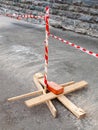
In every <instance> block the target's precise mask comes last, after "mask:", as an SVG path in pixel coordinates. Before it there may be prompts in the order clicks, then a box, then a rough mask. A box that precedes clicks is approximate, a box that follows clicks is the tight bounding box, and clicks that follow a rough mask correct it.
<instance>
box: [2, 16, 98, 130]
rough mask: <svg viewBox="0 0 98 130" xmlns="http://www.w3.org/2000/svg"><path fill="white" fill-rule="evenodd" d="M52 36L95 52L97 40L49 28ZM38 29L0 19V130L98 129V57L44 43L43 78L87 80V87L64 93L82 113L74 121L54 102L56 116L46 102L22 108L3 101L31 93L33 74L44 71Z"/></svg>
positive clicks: (40, 27)
mask: <svg viewBox="0 0 98 130" xmlns="http://www.w3.org/2000/svg"><path fill="white" fill-rule="evenodd" d="M51 33H53V34H55V35H58V36H60V37H62V38H64V39H67V40H69V41H71V42H74V43H76V44H78V45H81V46H83V47H85V48H87V49H89V50H92V51H94V52H95V53H98V39H96V38H92V37H89V36H85V35H80V34H76V33H73V32H67V31H62V30H59V29H54V28H51ZM44 39H45V33H44V26H43V25H37V24H35V25H31V24H29V23H25V22H23V21H22V22H21V21H17V20H13V19H10V18H6V17H3V16H0V130H98V59H96V58H94V57H93V56H90V55H87V54H85V53H83V52H80V51H77V50H76V49H74V48H72V47H70V46H68V45H65V44H62V43H61V42H60V41H57V40H55V39H53V38H50V39H49V69H48V79H49V80H52V81H55V82H57V83H64V82H67V81H71V80H74V81H80V80H86V81H87V82H88V84H89V85H88V88H87V89H83V90H80V91H77V92H74V93H72V94H69V95H68V98H69V99H70V100H71V101H73V102H74V103H75V104H76V105H77V106H79V107H81V108H82V109H83V110H85V111H86V112H87V116H86V117H85V118H84V119H82V120H79V119H77V118H76V117H74V116H73V114H71V113H70V112H69V111H68V110H67V109H66V108H65V107H64V106H63V105H62V104H60V103H59V102H58V101H57V100H53V103H54V105H55V106H56V108H57V110H58V117H57V118H55V119H54V118H53V117H52V115H51V113H50V111H49V110H48V108H47V106H46V104H41V105H39V106H35V107H32V108H27V107H26V106H25V104H24V100H21V101H16V102H8V101H7V98H9V97H12V96H16V95H19V94H23V93H27V92H31V91H34V90H36V87H35V86H34V83H33V78H32V77H33V74H34V73H36V72H43V70H44V58H43V57H44V44H43V41H44Z"/></svg>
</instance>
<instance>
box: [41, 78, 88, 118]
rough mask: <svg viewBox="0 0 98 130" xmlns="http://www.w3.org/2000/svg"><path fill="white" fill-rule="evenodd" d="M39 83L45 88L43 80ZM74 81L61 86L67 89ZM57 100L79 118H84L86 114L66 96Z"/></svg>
mask: <svg viewBox="0 0 98 130" xmlns="http://www.w3.org/2000/svg"><path fill="white" fill-rule="evenodd" d="M39 82H40V83H41V84H42V85H43V86H44V82H43V79H39ZM74 83H75V82H74V81H71V82H68V83H64V84H60V85H61V86H62V87H67V86H69V85H71V84H74ZM57 99H58V100H59V101H60V102H61V103H62V104H63V105H64V106H65V107H66V108H67V109H69V110H70V111H71V112H72V113H73V114H74V115H75V116H76V117H77V118H79V119H80V118H83V117H84V116H85V115H86V113H85V112H84V111H83V110H82V109H81V108H78V107H77V106H76V105H75V104H73V103H72V102H71V101H70V100H69V99H68V98H67V97H65V96H64V95H61V96H59V97H57Z"/></svg>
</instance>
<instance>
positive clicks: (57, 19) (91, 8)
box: [0, 0, 98, 36]
mask: <svg viewBox="0 0 98 130" xmlns="http://www.w3.org/2000/svg"><path fill="white" fill-rule="evenodd" d="M47 5H48V6H49V7H50V19H51V22H50V25H51V26H53V27H57V28H63V29H67V30H72V31H75V32H81V33H83V34H84V33H86V34H88V35H91V36H97V35H98V34H97V33H98V32H97V28H95V27H94V26H92V25H93V24H98V0H46V1H45V0H37V1H36V0H33V2H32V3H31V4H24V3H20V4H16V3H12V1H9V2H8V1H7V0H4V1H1V4H0V6H1V7H5V8H9V9H13V10H15V11H17V12H20V11H21V12H23V13H32V14H34V12H37V13H36V15H37V14H39V12H43V13H45V9H44V8H45V6H47ZM6 6H7V7H6ZM52 20H53V21H52Z"/></svg>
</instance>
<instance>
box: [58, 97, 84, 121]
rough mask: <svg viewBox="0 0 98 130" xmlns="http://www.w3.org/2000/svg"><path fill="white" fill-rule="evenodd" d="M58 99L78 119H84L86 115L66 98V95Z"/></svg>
mask: <svg viewBox="0 0 98 130" xmlns="http://www.w3.org/2000/svg"><path fill="white" fill-rule="evenodd" d="M57 99H58V100H59V101H60V102H61V103H62V104H63V105H64V106H65V107H67V109H69V110H70V111H71V112H72V113H73V114H74V115H75V116H76V117H77V118H79V119H80V118H83V117H84V116H85V115H86V113H85V111H84V110H82V109H81V108H78V107H77V106H76V105H75V104H73V103H72V102H71V101H70V100H69V99H68V98H66V97H65V96H64V95H61V96H59V97H57Z"/></svg>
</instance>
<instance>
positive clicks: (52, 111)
mask: <svg viewBox="0 0 98 130" xmlns="http://www.w3.org/2000/svg"><path fill="white" fill-rule="evenodd" d="M33 80H34V82H35V85H36V86H37V88H38V89H40V90H42V91H43V94H44V95H45V94H46V92H45V91H44V89H43V87H42V85H41V84H40V83H39V82H38V79H37V78H35V77H33ZM46 104H47V106H48V108H49V110H50V112H51V113H52V115H53V117H56V116H57V110H56V108H55V106H54V105H53V103H52V101H50V100H48V101H46Z"/></svg>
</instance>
